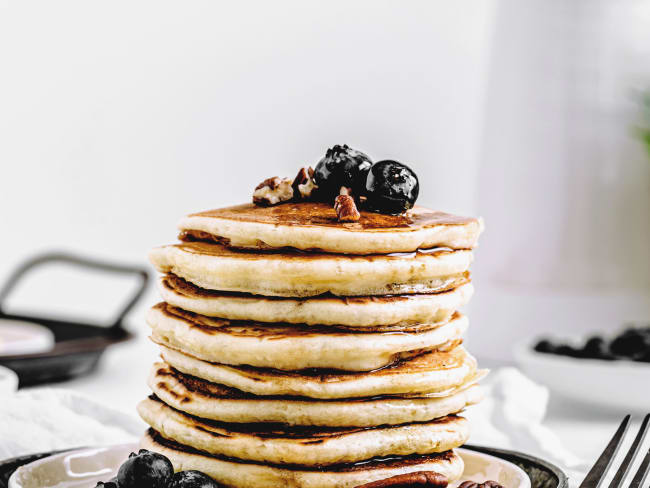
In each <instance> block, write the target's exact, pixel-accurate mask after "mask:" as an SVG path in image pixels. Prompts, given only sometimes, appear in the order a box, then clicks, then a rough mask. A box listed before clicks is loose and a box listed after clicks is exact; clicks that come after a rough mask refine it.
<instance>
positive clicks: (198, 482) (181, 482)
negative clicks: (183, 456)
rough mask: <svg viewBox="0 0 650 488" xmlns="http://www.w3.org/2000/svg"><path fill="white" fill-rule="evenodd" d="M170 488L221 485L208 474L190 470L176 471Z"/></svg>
mask: <svg viewBox="0 0 650 488" xmlns="http://www.w3.org/2000/svg"><path fill="white" fill-rule="evenodd" d="M169 488H219V485H218V484H217V482H216V481H214V480H213V479H212V478H210V477H209V476H208V475H207V474H204V473H202V472H201V471H196V470H190V471H179V472H178V473H176V474H175V475H174V477H173V478H172V481H171V483H170V484H169Z"/></svg>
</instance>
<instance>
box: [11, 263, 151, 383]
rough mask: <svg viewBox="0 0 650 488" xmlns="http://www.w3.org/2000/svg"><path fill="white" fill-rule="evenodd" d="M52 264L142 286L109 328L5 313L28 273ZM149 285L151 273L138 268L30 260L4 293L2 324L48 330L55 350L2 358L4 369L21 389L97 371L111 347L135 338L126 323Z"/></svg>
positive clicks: (17, 272)
mask: <svg viewBox="0 0 650 488" xmlns="http://www.w3.org/2000/svg"><path fill="white" fill-rule="evenodd" d="M51 262H59V263H64V264H69V265H73V266H80V267H82V268H87V269H90V270H93V271H99V272H107V273H120V274H132V275H135V276H137V277H138V278H139V286H138V288H137V289H136V290H135V292H134V294H133V295H132V296H131V297H130V298H129V299H128V300H127V302H126V304H125V305H124V306H123V307H122V309H121V310H120V311H119V313H118V314H117V315H116V317H115V319H114V320H113V322H112V325H110V326H109V327H104V326H100V325H99V324H92V323H80V322H75V321H72V320H59V319H53V318H47V317H37V316H31V315H15V314H9V313H6V312H5V311H4V309H3V305H4V304H5V302H6V298H7V296H9V294H10V293H11V291H12V290H13V289H14V287H15V286H16V284H17V283H18V282H19V281H20V279H21V278H22V277H23V276H24V275H25V273H27V272H28V271H31V270H32V269H33V268H35V267H38V266H40V265H42V264H46V263H51ZM148 281H149V275H148V272H147V270H146V269H144V268H139V267H134V266H125V265H120V264H113V263H106V262H101V261H97V260H92V259H87V258H81V257H78V256H73V255H69V254H63V253H50V254H44V255H40V256H36V257H35V258H33V259H30V260H29V261H27V262H25V263H23V264H22V265H21V266H20V267H18V268H17V269H16V270H15V271H14V272H13V273H12V274H11V275H10V276H9V278H8V280H7V281H6V282H5V284H4V286H3V287H2V289H0V320H2V319H12V320H24V321H27V322H33V323H36V324H39V325H42V326H45V327H47V328H48V329H50V330H51V331H52V333H53V334H54V340H55V344H54V348H53V349H51V350H49V351H47V352H42V353H36V354H23V355H18V356H7V355H5V356H0V365H2V366H6V367H7V368H9V369H12V370H13V371H15V372H16V374H17V375H18V379H19V382H20V383H19V384H20V386H21V387H22V386H28V385H36V384H42V383H49V382H53V381H62V380H65V379H69V378H73V377H75V376H80V375H83V374H87V373H90V372H91V371H93V370H94V369H95V367H96V366H97V363H98V362H99V358H100V357H101V355H102V354H103V352H104V351H105V350H106V348H107V347H108V346H110V345H112V344H117V343H119V342H124V341H127V340H129V339H131V338H132V334H131V333H130V332H128V331H127V330H126V329H125V328H124V326H123V320H124V317H125V315H126V314H127V313H128V312H129V310H131V308H133V306H134V305H135V304H136V303H137V302H138V300H139V299H140V297H141V296H142V294H143V293H144V291H145V289H146V286H147V282H148Z"/></svg>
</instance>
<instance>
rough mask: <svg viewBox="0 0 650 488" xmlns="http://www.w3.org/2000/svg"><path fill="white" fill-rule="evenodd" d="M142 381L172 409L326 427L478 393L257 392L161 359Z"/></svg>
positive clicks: (402, 417) (438, 408) (468, 401)
mask: <svg viewBox="0 0 650 488" xmlns="http://www.w3.org/2000/svg"><path fill="white" fill-rule="evenodd" d="M148 383H149V387H150V388H151V389H152V391H153V393H154V394H155V395H156V396H157V397H158V398H160V399H161V400H162V401H163V402H165V403H166V404H167V405H169V406H171V407H173V408H175V409H176V410H179V411H182V412H185V413H187V414H190V415H193V416H195V417H200V418H205V419H210V420H217V421H220V422H230V423H261V422H275V423H283V424H287V425H321V426H327V427H372V426H375V425H398V424H406V423H411V422H426V421H429V420H433V419H436V418H438V417H445V416H447V415H450V414H454V413H458V412H460V411H461V410H463V409H464V408H465V407H466V406H467V405H472V404H475V403H478V402H479V401H480V400H481V398H482V394H481V390H480V388H479V387H478V385H470V386H468V387H467V388H466V389H463V390H460V391H457V392H455V393H453V394H452V395H450V396H447V397H440V398H435V397H433V398H426V397H424V398H415V397H412V398H390V397H389V398H385V397H374V398H361V399H356V400H350V399H346V400H339V401H336V400H334V401H333V400H314V399H308V398H296V397H286V396H285V397H282V396H276V397H260V396H255V395H252V394H250V393H244V392H242V391H239V390H236V389H234V388H230V387H227V386H223V385H219V384H216V383H210V382H208V381H205V380H202V379H199V378H196V377H194V376H189V375H184V374H183V373H180V372H178V371H176V370H175V369H173V368H172V367H170V366H169V365H168V364H166V363H156V364H154V365H153V368H152V369H151V372H150V374H149V381H148Z"/></svg>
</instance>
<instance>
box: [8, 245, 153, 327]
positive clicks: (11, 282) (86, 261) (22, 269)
mask: <svg viewBox="0 0 650 488" xmlns="http://www.w3.org/2000/svg"><path fill="white" fill-rule="evenodd" d="M51 262H59V263H66V264H71V265H73V266H79V267H82V268H91V269H94V270H97V271H103V272H108V273H117V274H133V275H137V276H139V277H140V286H138V288H137V289H136V291H135V293H134V294H133V295H132V296H131V297H130V299H129V300H128V301H127V302H126V304H125V305H124V306H123V307H122V309H121V310H120V312H119V313H118V314H117V317H116V318H115V320H114V321H113V324H112V325H111V326H110V327H111V329H121V328H122V320H123V319H124V317H125V316H126V314H127V313H129V311H130V310H131V309H132V308H133V306H134V305H135V304H136V303H137V302H138V300H139V299H140V297H141V296H142V294H143V293H144V291H145V289H146V288H147V283H148V282H149V273H148V271H147V270H146V269H145V268H142V267H139V266H129V265H123V264H115V263H109V262H105V261H99V260H96V259H90V258H85V257H80V256H75V255H73V254H68V253H65V252H52V253H47V254H39V255H37V256H34V257H33V258H31V259H28V260H27V261H25V262H24V263H22V264H21V265H20V266H18V268H16V269H15V270H14V271H13V273H11V274H10V275H9V277H8V278H7V280H6V281H5V283H4V285H3V286H2V288H0V313H3V312H4V311H3V304H4V302H5V300H6V298H7V297H8V296H9V294H10V293H11V291H12V290H13V289H14V288H15V287H16V284H17V283H18V282H19V281H20V279H21V278H22V277H23V276H24V275H25V274H26V273H27V272H28V271H30V270H32V269H33V268H36V267H38V266H40V265H42V264H46V263H51Z"/></svg>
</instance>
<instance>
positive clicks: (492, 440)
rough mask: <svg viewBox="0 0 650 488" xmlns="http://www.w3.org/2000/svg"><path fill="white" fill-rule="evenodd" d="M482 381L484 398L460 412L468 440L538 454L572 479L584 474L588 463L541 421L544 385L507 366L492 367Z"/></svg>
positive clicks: (545, 394)
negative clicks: (467, 427)
mask: <svg viewBox="0 0 650 488" xmlns="http://www.w3.org/2000/svg"><path fill="white" fill-rule="evenodd" d="M482 384H483V386H484V388H485V391H486V397H485V400H484V401H483V402H481V403H480V404H478V405H475V406H473V407H470V408H469V409H468V410H467V412H466V413H465V414H464V415H465V417H467V418H468V419H469V420H470V422H471V427H472V437H471V439H470V442H471V443H472V444H477V445H485V446H490V447H499V448H503V449H512V450H516V451H520V452H523V453H525V454H531V455H534V456H537V457H540V458H542V459H545V460H547V461H550V462H552V463H554V464H556V465H558V466H559V467H560V468H562V469H563V470H564V471H565V472H566V473H567V474H568V475H569V478H570V480H571V481H572V482H575V480H581V479H582V478H583V477H584V475H585V474H586V472H587V471H588V469H589V464H588V463H587V462H585V460H583V459H580V458H579V457H577V456H576V455H575V454H573V453H572V452H571V451H570V450H568V449H567V448H566V447H565V446H564V444H563V443H562V441H561V440H560V439H559V437H558V436H557V435H555V434H554V433H553V432H552V431H551V430H550V429H548V428H547V427H545V426H544V425H543V423H542V422H543V420H544V416H545V415H546V408H547V406H548V401H549V391H548V389H547V388H546V387H544V386H541V385H538V384H537V383H535V382H533V381H532V380H530V379H529V378H528V377H527V376H524V375H523V374H522V373H521V372H520V371H519V370H518V369H516V368H511V367H508V368H501V369H497V370H496V371H492V372H491V373H490V375H489V376H488V377H487V379H485V380H484V381H483V382H482Z"/></svg>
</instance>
